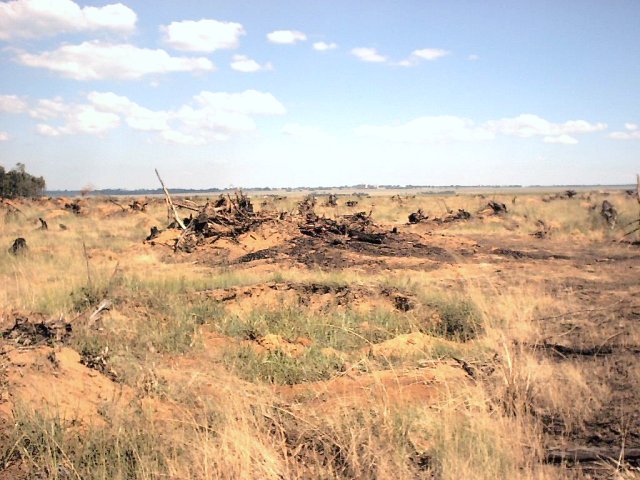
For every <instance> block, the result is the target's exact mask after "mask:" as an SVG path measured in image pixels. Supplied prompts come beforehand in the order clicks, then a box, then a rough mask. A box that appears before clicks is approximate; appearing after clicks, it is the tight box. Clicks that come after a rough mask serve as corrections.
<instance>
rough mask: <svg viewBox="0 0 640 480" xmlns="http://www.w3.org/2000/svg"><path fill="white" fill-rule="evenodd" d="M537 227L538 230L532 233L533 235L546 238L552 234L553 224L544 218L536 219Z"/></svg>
mask: <svg viewBox="0 0 640 480" xmlns="http://www.w3.org/2000/svg"><path fill="white" fill-rule="evenodd" d="M536 227H538V230H536V231H535V232H533V233H531V234H530V235H531V236H532V237H536V238H540V239H544V238H547V237H548V236H549V235H550V234H551V225H548V224H547V223H546V222H545V221H544V220H538V221H536Z"/></svg>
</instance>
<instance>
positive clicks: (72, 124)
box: [36, 104, 120, 137]
mask: <svg viewBox="0 0 640 480" xmlns="http://www.w3.org/2000/svg"><path fill="white" fill-rule="evenodd" d="M57 110H59V109H56V112H52V113H51V116H52V118H58V117H61V118H60V120H61V124H60V125H51V124H44V123H41V124H38V125H37V127H36V129H37V132H38V133H40V134H41V135H46V136H50V137H55V136H59V135H77V134H88V135H103V134H105V133H107V132H108V131H109V130H113V129H114V128H117V127H118V126H119V125H120V117H119V116H118V115H116V114H114V113H110V112H103V111H100V110H98V109H96V108H95V107H94V106H92V105H85V104H80V105H78V104H72V105H66V106H65V108H63V109H62V111H61V112H57Z"/></svg>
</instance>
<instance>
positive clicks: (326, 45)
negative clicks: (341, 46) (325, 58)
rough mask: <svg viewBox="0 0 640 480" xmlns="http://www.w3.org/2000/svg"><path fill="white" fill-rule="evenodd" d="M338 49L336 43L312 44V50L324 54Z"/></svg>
mask: <svg viewBox="0 0 640 480" xmlns="http://www.w3.org/2000/svg"><path fill="white" fill-rule="evenodd" d="M336 48H338V44H337V43H333V42H332V43H326V42H315V43H314V44H313V49H314V50H317V51H319V52H326V51H327V50H335V49H336Z"/></svg>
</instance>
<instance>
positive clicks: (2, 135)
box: [0, 131, 9, 142]
mask: <svg viewBox="0 0 640 480" xmlns="http://www.w3.org/2000/svg"><path fill="white" fill-rule="evenodd" d="M7 140H9V134H8V133H7V132H2V131H0V142H6V141H7Z"/></svg>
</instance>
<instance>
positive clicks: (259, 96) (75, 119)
mask: <svg viewBox="0 0 640 480" xmlns="http://www.w3.org/2000/svg"><path fill="white" fill-rule="evenodd" d="M28 113H29V114H30V115H31V117H32V118H36V119H38V120H42V121H43V122H42V123H39V124H38V125H37V126H36V130H37V132H38V133H40V134H41V135H46V136H51V137H55V136H61V135H73V134H93V135H104V134H106V133H107V132H108V131H110V130H112V129H114V128H117V127H119V126H120V125H122V124H124V125H127V126H128V127H129V128H131V129H133V130H137V131H142V132H150V133H153V134H155V135H156V136H157V137H156V138H159V139H161V140H162V141H165V142H170V143H178V144H182V145H205V144H208V143H212V142H217V141H224V140H227V139H228V138H230V137H231V136H233V135H235V134H239V133H243V132H251V131H253V130H255V129H256V123H255V121H254V117H256V116H261V115H282V114H284V113H285V108H284V106H283V105H282V104H281V103H280V102H279V101H278V100H277V99H276V98H275V97H274V96H273V95H271V94H270V93H265V92H259V91H256V90H246V91H244V92H240V93H227V92H209V91H203V92H200V93H199V94H198V95H196V96H195V97H193V99H192V102H190V103H188V104H185V105H181V106H179V107H178V108H176V109H174V110H150V109H148V108H146V107H143V106H141V105H139V104H137V103H136V102H134V101H132V100H130V99H129V98H127V97H125V96H122V95H117V94H115V93H113V92H90V93H89V94H88V95H87V96H86V103H80V104H66V103H65V102H64V101H63V100H62V99H61V98H53V99H42V100H39V101H38V102H37V103H36V104H35V105H34V106H33V107H32V108H31V109H29V112H28Z"/></svg>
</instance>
